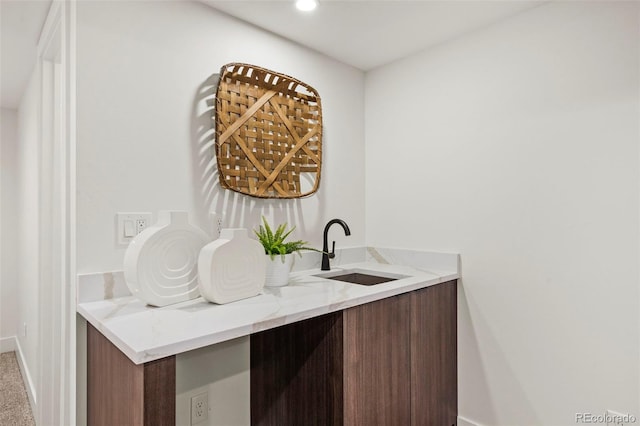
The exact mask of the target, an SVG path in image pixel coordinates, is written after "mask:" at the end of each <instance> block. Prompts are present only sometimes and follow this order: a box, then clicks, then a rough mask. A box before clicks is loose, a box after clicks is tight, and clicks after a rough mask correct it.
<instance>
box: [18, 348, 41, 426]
mask: <svg viewBox="0 0 640 426" xmlns="http://www.w3.org/2000/svg"><path fill="white" fill-rule="evenodd" d="M15 342H16V358H17V359H18V366H19V367H20V373H22V380H24V383H25V388H26V389H27V396H28V397H29V404H30V405H31V412H32V413H33V416H34V417H35V416H36V413H37V410H36V408H37V400H36V387H35V386H34V384H33V380H32V379H31V374H30V373H29V368H28V367H27V363H26V361H25V359H24V355H23V353H22V348H21V347H20V341H19V340H18V339H15Z"/></svg>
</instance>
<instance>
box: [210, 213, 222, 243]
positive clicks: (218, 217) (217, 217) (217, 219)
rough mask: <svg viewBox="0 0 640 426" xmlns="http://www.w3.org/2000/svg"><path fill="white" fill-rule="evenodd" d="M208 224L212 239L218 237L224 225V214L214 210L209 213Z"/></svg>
mask: <svg viewBox="0 0 640 426" xmlns="http://www.w3.org/2000/svg"><path fill="white" fill-rule="evenodd" d="M209 224H210V227H211V236H212V237H213V239H214V240H215V239H216V238H219V237H220V231H222V227H223V226H224V214H223V213H216V212H211V213H209Z"/></svg>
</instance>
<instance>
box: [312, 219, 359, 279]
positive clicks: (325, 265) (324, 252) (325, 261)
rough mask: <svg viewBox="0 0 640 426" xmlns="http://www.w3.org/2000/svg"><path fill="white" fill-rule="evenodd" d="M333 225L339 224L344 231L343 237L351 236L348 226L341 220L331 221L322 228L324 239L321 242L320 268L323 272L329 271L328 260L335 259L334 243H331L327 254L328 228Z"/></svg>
mask: <svg viewBox="0 0 640 426" xmlns="http://www.w3.org/2000/svg"><path fill="white" fill-rule="evenodd" d="M334 223H337V224H339V225H340V226H342V229H344V235H351V230H350V229H349V225H347V222H345V221H344V220H342V219H331V220H330V221H329V222H328V223H327V225H326V226H325V227H324V239H323V241H322V267H321V268H320V269H321V270H323V271H329V270H331V267H330V266H329V259H333V258H334V257H336V242H335V241H334V242H333V247H332V248H331V252H329V244H328V243H329V241H328V240H327V238H328V237H329V228H331V225H333V224H334Z"/></svg>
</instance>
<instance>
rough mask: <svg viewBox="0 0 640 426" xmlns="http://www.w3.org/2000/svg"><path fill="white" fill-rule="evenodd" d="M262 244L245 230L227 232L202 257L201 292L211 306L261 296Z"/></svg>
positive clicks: (199, 286) (233, 229) (199, 284)
mask: <svg viewBox="0 0 640 426" xmlns="http://www.w3.org/2000/svg"><path fill="white" fill-rule="evenodd" d="M265 263H266V262H265V259H264V248H263V247H262V244H260V243H259V242H257V241H256V240H254V239H251V238H249V233H248V232H247V230H246V229H244V228H231V229H223V230H222V232H220V238H218V239H217V240H215V241H213V242H211V243H209V244H207V245H206V246H204V247H203V248H202V250H200V255H199V256H198V289H199V290H200V294H201V295H202V297H203V298H204V299H206V300H208V301H209V302H213V303H218V304H223V303H229V302H235V301H236V300H240V299H246V298H247V297H253V296H256V295H258V294H260V291H261V290H262V287H263V285H264V278H265Z"/></svg>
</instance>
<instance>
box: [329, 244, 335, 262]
mask: <svg viewBox="0 0 640 426" xmlns="http://www.w3.org/2000/svg"><path fill="white" fill-rule="evenodd" d="M334 257H336V242H335V241H334V242H333V244H332V246H331V252H330V253H329V259H333V258H334Z"/></svg>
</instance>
